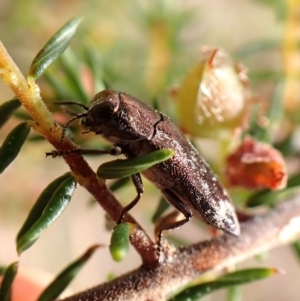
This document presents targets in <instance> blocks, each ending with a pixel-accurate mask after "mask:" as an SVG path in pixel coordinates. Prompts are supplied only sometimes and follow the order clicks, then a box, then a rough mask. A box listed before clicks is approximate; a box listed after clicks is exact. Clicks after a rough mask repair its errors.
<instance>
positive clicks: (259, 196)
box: [246, 174, 300, 207]
mask: <svg viewBox="0 0 300 301" xmlns="http://www.w3.org/2000/svg"><path fill="white" fill-rule="evenodd" d="M299 190H300V174H297V175H294V176H293V177H291V178H290V179H288V182H287V185H286V188H284V189H282V190H279V191H270V190H267V189H264V190H260V191H258V192H255V193H253V194H252V195H250V196H249V198H248V199H247V201H246V206H247V207H257V206H261V205H266V206H270V207H273V206H274V205H275V204H276V203H278V202H280V201H282V200H284V199H285V198H287V197H290V196H292V195H294V194H295V193H297V192H299Z"/></svg>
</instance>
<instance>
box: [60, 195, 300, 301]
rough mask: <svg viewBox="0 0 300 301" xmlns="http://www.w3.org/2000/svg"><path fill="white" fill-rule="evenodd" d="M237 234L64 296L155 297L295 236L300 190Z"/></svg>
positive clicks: (142, 300)
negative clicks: (80, 291)
mask: <svg viewBox="0 0 300 301" xmlns="http://www.w3.org/2000/svg"><path fill="white" fill-rule="evenodd" d="M241 229H242V233H241V235H240V237H238V238H237V237H233V236H230V235H228V234H224V235H222V236H219V237H216V238H213V239H211V240H209V241H204V242H200V243H198V244H195V245H192V246H188V247H184V248H180V249H178V250H176V251H175V252H174V253H173V254H172V255H170V256H169V257H168V262H167V263H165V264H163V265H160V266H158V267H157V268H155V269H147V268H146V267H143V266H142V267H140V268H138V269H136V270H134V271H132V272H130V273H128V274H126V275H123V276H121V277H119V278H116V279H114V280H112V281H110V282H108V283H104V284H102V285H99V286H97V287H94V288H92V289H90V290H88V291H85V292H82V293H79V294H77V295H74V296H72V297H69V298H66V299H64V301H79V300H85V301H92V300H93V301H100V300H105V301H110V300H114V301H118V300H119V301H121V300H122V301H135V300H136V301H146V300H147V301H152V300H153V301H157V300H166V297H167V296H168V295H169V294H171V293H172V292H174V291H176V290H178V289H179V288H181V287H182V286H184V285H187V284H188V283H189V282H190V281H191V280H193V279H195V278H196V277H198V276H200V275H202V274H203V273H205V272H211V271H216V270H220V269H222V268H225V267H229V266H231V265H233V264H236V263H238V262H241V261H243V260H245V259H247V258H249V257H252V256H253V255H255V254H258V253H261V252H263V251H265V250H269V249H271V248H274V247H276V246H279V245H283V244H286V243H288V242H291V241H293V240H295V239H296V238H299V237H300V195H297V196H295V197H293V198H290V199H289V200H286V201H285V202H284V203H282V204H280V205H278V206H277V207H276V208H275V209H272V210H270V211H268V212H267V213H266V214H264V215H261V216H256V217H254V218H252V219H250V220H248V221H245V222H243V223H242V224H241Z"/></svg>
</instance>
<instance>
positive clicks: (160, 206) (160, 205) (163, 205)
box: [151, 197, 170, 223]
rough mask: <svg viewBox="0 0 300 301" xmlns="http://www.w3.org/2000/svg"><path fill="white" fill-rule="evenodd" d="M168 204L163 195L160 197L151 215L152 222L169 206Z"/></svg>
mask: <svg viewBox="0 0 300 301" xmlns="http://www.w3.org/2000/svg"><path fill="white" fill-rule="evenodd" d="M169 206H170V204H169V203H168V202H167V201H166V200H165V198H164V197H161V198H160V200H159V203H158V206H157V208H156V210H155V212H154V214H153V216H152V219H151V220H152V222H153V223H156V222H157V221H158V219H159V218H160V217H161V216H162V214H163V213H164V212H165V211H166V210H167V209H168V208H169Z"/></svg>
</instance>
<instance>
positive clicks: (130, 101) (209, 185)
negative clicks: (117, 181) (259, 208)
mask: <svg viewBox="0 0 300 301" xmlns="http://www.w3.org/2000/svg"><path fill="white" fill-rule="evenodd" d="M60 104H75V105H79V106H81V107H83V108H84V109H85V112H83V113H81V114H78V115H77V116H75V117H73V118H72V119H71V120H69V122H68V123H67V124H66V125H65V126H64V131H65V129H66V127H67V126H68V125H69V124H70V123H71V122H72V121H74V120H75V119H80V122H81V125H82V127H83V129H84V133H87V132H94V133H95V134H96V135H101V136H102V137H104V138H105V139H106V140H108V141H109V142H110V143H111V144H112V145H113V148H112V150H111V151H110V153H111V154H118V153H120V154H124V155H125V156H126V157H127V158H132V157H136V156H140V155H145V154H148V153H150V152H152V151H155V150H160V149H174V150H175V155H174V156H173V157H172V158H170V159H168V160H166V161H164V162H162V163H158V164H156V165H154V166H152V167H151V168H149V169H147V170H145V171H143V172H142V174H143V175H144V176H145V177H146V178H147V179H148V180H150V181H151V182H152V183H153V184H154V185H155V186H156V187H157V188H158V189H159V190H160V191H161V193H162V194H163V195H164V197H165V199H166V200H167V201H168V202H169V203H170V204H171V205H172V206H174V207H175V208H176V209H177V210H178V211H180V212H181V213H182V214H183V215H184V219H182V220H179V221H176V222H174V223H171V224H167V225H164V226H163V227H162V228H161V229H160V232H159V233H158V245H159V246H160V241H161V237H162V233H163V231H165V230H171V229H175V228H178V227H180V226H182V225H184V224H185V223H187V222H188V221H189V220H190V218H191V217H192V216H194V217H195V218H197V219H199V220H202V221H204V222H206V223H207V224H209V225H211V226H213V227H215V228H217V229H221V230H223V231H225V232H227V233H230V234H232V235H235V236H237V235H239V233H240V227H239V223H238V220H237V217H236V212H235V209H234V206H233V204H232V202H231V200H230V197H229V195H228V193H227V191H226V190H225V188H224V187H223V186H222V185H221V183H220V182H219V181H218V179H217V178H216V176H215V175H214V173H213V172H212V170H211V169H210V167H209V166H208V165H207V163H206V162H205V161H204V159H202V158H201V156H200V155H199V153H198V152H197V151H196V149H195V148H194V146H193V145H192V144H191V143H190V142H189V141H188V140H187V138H186V137H185V136H184V135H183V133H181V131H180V130H179V129H178V127H177V126H176V125H175V124H174V123H173V122H172V121H171V120H170V119H169V118H168V117H167V116H165V115H164V114H162V113H161V112H159V111H157V110H155V109H153V108H152V107H151V106H149V105H147V104H145V103H143V102H141V101H139V100H138V99H136V98H135V97H133V96H131V95H129V94H127V93H123V92H118V91H114V90H104V91H101V92H99V93H98V94H96V95H95V96H94V98H93V99H92V100H91V102H90V105H89V107H87V106H85V105H83V104H81V103H76V102H60ZM63 136H64V133H63ZM63 136H62V139H63ZM77 152H79V153H82V154H88V153H89V150H82V152H81V151H80V149H79V150H77ZM91 153H93V154H95V150H91ZM131 179H132V181H133V183H134V185H135V187H136V189H137V193H138V195H137V197H136V198H135V199H134V200H133V201H132V202H131V203H130V204H129V205H127V206H126V207H124V209H123V211H122V215H121V216H120V219H119V221H118V222H121V221H122V219H123V217H124V215H125V214H126V213H127V212H128V211H129V210H130V209H131V208H133V207H134V206H135V205H136V204H137V203H138V201H139V200H140V197H141V195H142V193H143V183H142V180H141V177H140V174H135V175H133V176H132V177H131Z"/></svg>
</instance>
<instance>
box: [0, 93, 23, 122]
mask: <svg viewBox="0 0 300 301" xmlns="http://www.w3.org/2000/svg"><path fill="white" fill-rule="evenodd" d="M20 106H21V103H20V101H19V99H16V98H14V99H11V100H8V101H6V102H4V103H3V104H2V105H1V106H0V128H2V126H3V125H4V124H5V122H6V121H7V120H8V119H9V118H10V116H11V115H12V114H13V112H14V111H15V110H16V109H18V108H19V107H20Z"/></svg>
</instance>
